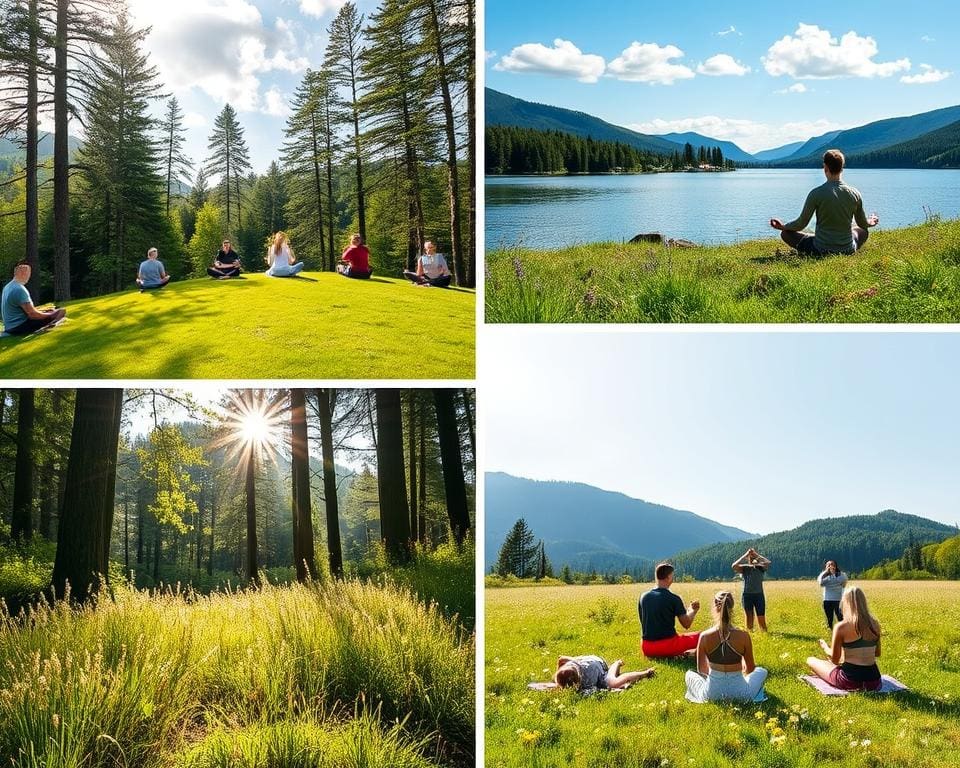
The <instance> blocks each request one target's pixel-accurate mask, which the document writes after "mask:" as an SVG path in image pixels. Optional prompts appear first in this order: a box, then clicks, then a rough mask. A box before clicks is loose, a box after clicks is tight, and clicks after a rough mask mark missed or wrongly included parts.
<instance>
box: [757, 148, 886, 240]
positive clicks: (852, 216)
mask: <svg viewBox="0 0 960 768" xmlns="http://www.w3.org/2000/svg"><path fill="white" fill-rule="evenodd" d="M843 163H844V157H843V152H841V151H840V150H839V149H828V150H827V151H826V152H825V153H824V155H823V173H824V175H825V176H826V177H827V180H826V182H825V183H824V184H821V185H820V186H819V187H815V188H814V189H812V190H810V194H808V195H807V200H806V202H805V203H804V204H803V212H802V213H801V214H800V216H798V217H797V218H796V219H794V220H793V221H788V222H787V223H786V224H784V223H783V222H782V221H780V219H770V226H771V227H773V228H774V229H777V230H779V231H780V237H781V239H782V240H783V242H785V243H786V244H787V245H789V246H790V247H791V248H796V249H797V253H804V254H808V255H810V256H824V255H826V254H828V253H846V254H850V253H856V251H857V250H859V249H860V248H862V247H863V244H864V243H865V242H867V229H868V227H875V226H877V224H879V223H880V218H879V217H878V216H877V214H875V213H871V214H870V215H869V216H866V215H864V213H863V198H862V197H861V196H860V192H859V191H857V190H856V189H855V188H854V187H851V186H848V185H847V184H845V183H844V182H843V179H841V178H840V177H841V176H842V175H843ZM814 214H816V215H817V228H816V233H815V234H813V235H811V234H810V233H809V232H804V231H803V228H804V227H805V226H807V224H809V223H810V219H811V218H812V217H813V215H814Z"/></svg>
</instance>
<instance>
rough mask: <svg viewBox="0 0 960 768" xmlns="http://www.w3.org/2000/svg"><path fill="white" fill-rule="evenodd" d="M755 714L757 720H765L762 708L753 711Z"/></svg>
mask: <svg viewBox="0 0 960 768" xmlns="http://www.w3.org/2000/svg"><path fill="white" fill-rule="evenodd" d="M753 716H754V717H755V718H756V719H757V720H763V712H761V711H760V710H757V711H756V712H754V713H753Z"/></svg>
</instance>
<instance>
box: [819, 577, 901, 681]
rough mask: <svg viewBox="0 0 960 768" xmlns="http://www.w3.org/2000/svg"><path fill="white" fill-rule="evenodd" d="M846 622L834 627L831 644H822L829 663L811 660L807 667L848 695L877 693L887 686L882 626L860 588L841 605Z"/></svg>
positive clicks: (846, 593)
mask: <svg viewBox="0 0 960 768" xmlns="http://www.w3.org/2000/svg"><path fill="white" fill-rule="evenodd" d="M840 606H841V610H842V611H843V620H842V621H838V622H837V623H836V625H835V626H834V627H833V638H832V640H831V642H830V643H829V644H827V642H826V641H824V640H823V639H821V640H820V648H821V649H822V650H823V652H824V653H825V654H826V655H827V658H826V659H823V658H818V657H815V656H811V657H810V658H808V659H807V666H809V667H810V670H811V671H812V672H813V674H815V675H816V676H817V677H819V678H820V679H822V680H826V681H827V682H828V683H830V685H832V686H833V687H834V688H840V689H841V690H844V691H877V690H879V689H880V687H881V685H882V684H883V682H882V680H881V679H880V669H879V668H878V667H877V659H878V658H879V657H880V622H878V621H877V620H876V619H875V618H874V617H873V615H872V614H871V613H870V608H869V607H868V606H867V596H866V595H865V594H864V593H863V590H862V589H860V587H848V588H847V589H846V590H845V591H844V593H843V599H842V600H841V601H840Z"/></svg>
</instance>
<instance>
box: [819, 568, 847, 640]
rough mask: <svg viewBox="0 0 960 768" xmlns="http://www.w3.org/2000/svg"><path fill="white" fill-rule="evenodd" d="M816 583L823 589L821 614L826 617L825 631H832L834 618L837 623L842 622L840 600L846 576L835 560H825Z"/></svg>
mask: <svg viewBox="0 0 960 768" xmlns="http://www.w3.org/2000/svg"><path fill="white" fill-rule="evenodd" d="M817 583H818V584H819V585H820V586H821V587H823V612H824V614H825V615H826V617H827V629H833V617H834V616H836V617H837V621H843V614H842V613H841V612H840V599H841V598H842V597H843V587H844V585H846V583H847V574H845V573H844V572H843V571H841V570H840V566H839V565H837V561H836V560H827V562H826V564H825V565H824V566H823V571H822V573H821V574H820V575H819V576H817Z"/></svg>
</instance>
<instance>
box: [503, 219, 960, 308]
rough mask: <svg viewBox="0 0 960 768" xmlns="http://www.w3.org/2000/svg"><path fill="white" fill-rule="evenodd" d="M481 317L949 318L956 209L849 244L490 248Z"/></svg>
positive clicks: (958, 301) (958, 284)
mask: <svg viewBox="0 0 960 768" xmlns="http://www.w3.org/2000/svg"><path fill="white" fill-rule="evenodd" d="M486 268H487V281H486V298H485V307H486V320H487V321H488V322H493V323H540V322H556V323H563V322H574V323H584V322H627V323H636V322H642V323H649V322H652V323H685V322H731V323H740V322H857V323H859V322H957V321H958V320H960V220H952V221H942V220H940V219H939V218H936V217H933V218H930V219H929V220H928V221H927V222H926V223H924V224H920V225H917V226H914V227H908V228H905V229H900V230H891V231H888V232H874V233H873V234H872V235H871V237H870V239H869V241H868V242H867V244H866V247H865V248H864V249H863V250H862V251H861V252H859V253H857V254H854V255H852V256H829V257H826V258H821V259H809V258H800V257H798V256H797V255H796V253H795V252H792V251H790V250H789V249H788V248H787V247H786V246H784V245H783V243H781V242H780V241H779V240H757V241H751V242H747V243H742V244H738V245H725V246H705V247H697V248H691V249H677V248H669V247H666V246H653V245H650V244H637V245H631V244H616V243H596V244H588V245H580V246H574V247H571V248H564V249H559V250H552V251H536V250H530V249H525V248H521V247H514V248H507V249H500V250H495V251H492V252H490V253H488V255H487V265H486Z"/></svg>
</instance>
